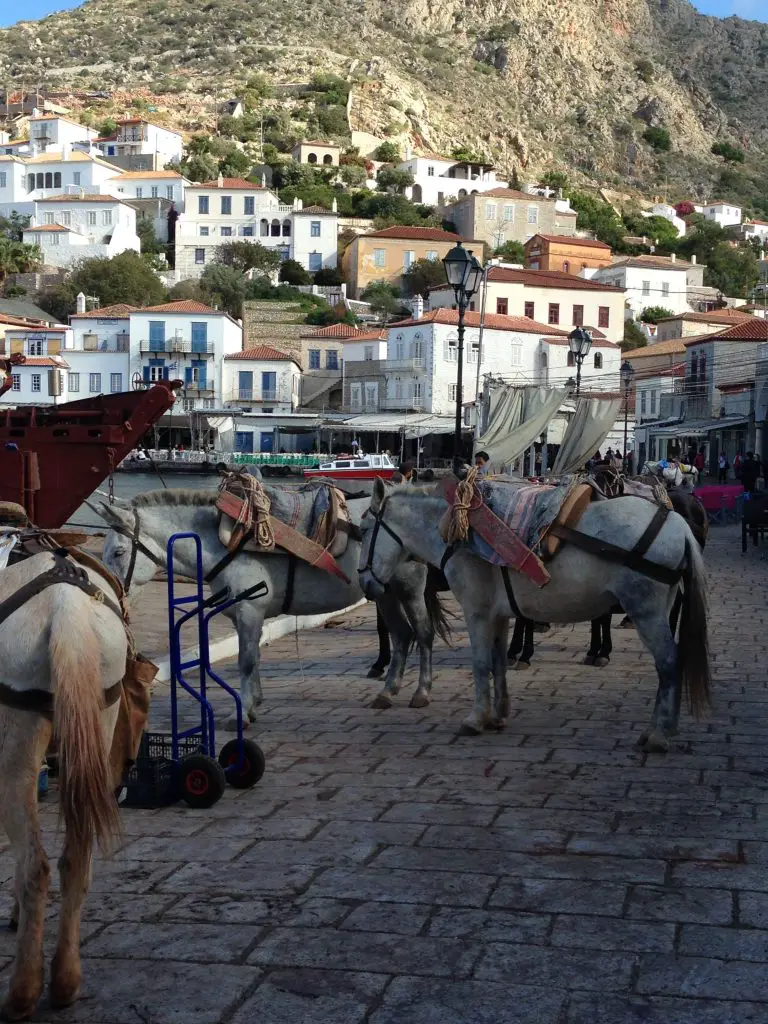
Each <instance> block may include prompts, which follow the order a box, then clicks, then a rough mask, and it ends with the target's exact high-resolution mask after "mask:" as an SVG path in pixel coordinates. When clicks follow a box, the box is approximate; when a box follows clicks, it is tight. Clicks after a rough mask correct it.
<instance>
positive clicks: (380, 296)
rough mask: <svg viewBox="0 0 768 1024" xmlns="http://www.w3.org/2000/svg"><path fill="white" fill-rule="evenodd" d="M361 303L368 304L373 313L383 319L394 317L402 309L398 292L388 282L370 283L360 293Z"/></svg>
mask: <svg viewBox="0 0 768 1024" xmlns="http://www.w3.org/2000/svg"><path fill="white" fill-rule="evenodd" d="M360 298H361V299H362V300H363V302H369V303H370V305H371V309H372V311H373V312H374V313H378V314H380V315H381V316H384V317H391V316H395V314H397V313H399V312H400V311H401V310H402V309H403V303H402V300H401V298H400V292H399V291H398V290H397V288H395V286H394V285H392V284H390V283H389V281H372V282H371V283H370V284H369V285H368V286H367V287H366V288H364V289H363V291H362V292H361V293H360Z"/></svg>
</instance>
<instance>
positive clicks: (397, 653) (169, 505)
mask: <svg viewBox="0 0 768 1024" xmlns="http://www.w3.org/2000/svg"><path fill="white" fill-rule="evenodd" d="M265 490H266V491H267V493H269V491H270V490H271V488H269V487H265ZM217 493H218V492H216V491H189V490H164V491H149V492H147V493H146V494H141V495H139V496H138V497H136V498H134V499H133V501H132V502H131V503H130V505H128V506H127V507H126V506H118V505H107V504H105V503H103V502H102V503H101V504H100V505H99V507H98V508H97V509H96V511H98V512H99V514H100V515H101V516H102V517H103V518H104V519H105V520H106V521H107V523H108V524H109V525H110V526H111V527H112V529H111V530H110V532H109V534H108V536H107V540H106V543H105V545H104V562H105V563H106V565H107V566H108V567H109V568H110V569H111V570H112V572H114V573H115V575H117V576H118V577H119V578H120V579H121V580H123V582H125V581H126V579H127V578H128V575H129V570H130V566H131V562H132V561H133V572H132V573H131V578H130V580H129V586H130V590H131V593H133V590H134V588H135V587H137V586H141V585H142V584H145V583H147V582H148V581H149V580H150V579H151V578H152V577H153V576H154V574H155V571H156V569H157V568H158V567H161V568H166V564H167V559H166V545H167V543H168V539H169V537H170V536H171V535H172V534H174V533H185V532H192V533H196V534H197V535H198V536H199V537H200V539H201V541H202V548H203V569H204V572H205V573H206V575H207V574H209V573H210V572H211V571H212V570H214V569H215V568H216V567H217V566H218V564H219V563H220V562H221V561H222V559H223V558H224V556H225V555H226V554H227V551H226V548H225V547H224V546H223V545H222V544H221V541H220V540H219V535H218V526H217V522H218V512H217V509H216V506H215V502H216V498H217ZM347 507H348V509H349V512H350V516H351V519H352V522H353V523H354V524H355V525H358V526H359V525H360V519H361V517H362V515H363V512H364V511H365V510H366V508H367V507H368V498H358V499H350V500H348V501H347ZM359 552H360V541H359V540H355V539H354V538H353V537H350V540H349V544H348V546H347V550H346V552H345V553H344V554H343V555H342V556H340V557H339V558H337V562H338V564H339V566H340V567H341V568H342V569H343V570H344V572H345V573H346V575H347V576H348V577H349V579H350V582H349V583H345V582H344V581H343V580H341V579H339V578H338V577H336V576H332V575H331V574H330V573H327V572H323V571H322V570H320V569H313V568H312V567H311V566H310V565H308V564H307V563H306V562H302V561H299V560H293V566H291V560H289V558H288V556H287V555H285V554H282V553H269V554H258V553H256V552H250V551H243V552H241V553H240V554H238V555H237V557H236V558H234V559H233V560H232V561H230V562H229V563H228V564H227V565H226V566H225V567H224V568H223V569H221V571H220V572H219V573H218V574H217V575H216V577H215V580H214V581H213V582H212V584H211V586H212V589H213V590H214V591H215V590H217V589H219V588H221V589H224V588H226V589H227V590H228V591H229V592H230V594H232V595H233V596H234V595H236V594H240V593H242V592H244V591H245V590H247V589H248V588H250V587H252V586H254V584H256V583H258V582H259V581H260V580H264V581H265V582H266V583H267V585H268V588H269V592H268V595H267V596H266V597H260V598H256V599H254V600H245V601H241V602H240V603H239V604H236V605H234V606H232V608H231V610H230V611H229V612H224V613H223V614H225V615H227V616H228V617H229V618H231V619H232V621H233V622H234V624H235V627H236V629H237V636H238V669H239V673H240V694H241V697H242V699H243V712H244V714H245V715H246V716H247V719H248V720H249V721H255V718H256V707H257V706H258V705H259V704H261V701H262V692H261V679H260V672H259V661H260V649H259V642H260V639H261V630H262V627H263V624H264V620H265V619H269V618H273V617H274V616H276V615H280V614H283V613H289V614H291V615H317V614H320V613H322V612H333V611H339V610H340V609H342V608H347V607H349V606H350V605H353V604H356V603H357V602H358V601H359V600H360V599H361V597H363V594H362V591H361V590H360V586H359V583H358V580H357V571H356V570H357V562H358V556H359ZM174 566H175V569H176V571H177V572H179V573H181V574H183V575H189V576H192V577H194V576H195V575H196V568H195V549H194V546H193V542H192V541H179V542H178V543H177V545H176V548H175V552H174ZM426 580H427V567H426V566H425V565H421V564H419V563H417V562H413V561H411V562H407V563H405V564H403V565H402V566H400V567H398V570H397V572H396V574H395V576H394V579H393V587H392V591H391V592H390V593H388V594H386V595H383V600H382V601H381V602H379V606H380V608H381V610H382V614H383V616H384V618H385V620H386V622H387V625H388V626H389V628H390V632H391V633H392V636H393V640H394V648H395V650H394V656H393V658H392V661H391V663H390V666H389V671H388V674H387V678H386V681H385V685H384V689H383V690H382V692H381V693H380V694H379V696H378V697H377V698H376V702H375V704H376V706H377V707H389V706H390V705H391V703H392V697H393V696H394V695H395V694H397V692H398V690H399V686H400V681H401V679H402V675H403V671H404V669H405V661H406V657H407V654H408V648H409V646H410V642H411V640H412V638H413V636H414V635H415V637H416V641H417V643H418V645H419V654H420V663H419V681H418V686H417V689H416V691H415V693H414V695H413V697H412V699H411V706H412V707H424V706H425V705H426V704H427V703H428V702H429V692H430V690H431V688H432V640H433V637H434V633H435V631H437V632H440V633H442V632H443V629H444V626H445V620H444V618H443V615H442V611H441V609H440V602H439V600H438V598H437V595H436V593H430V592H426V593H425V584H426ZM235 724H236V719H235V717H234V716H232V718H231V719H230V720H229V722H228V723H227V725H228V727H229V728H233V727H234V725H235Z"/></svg>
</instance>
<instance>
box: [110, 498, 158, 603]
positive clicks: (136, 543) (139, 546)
mask: <svg viewBox="0 0 768 1024" xmlns="http://www.w3.org/2000/svg"><path fill="white" fill-rule="evenodd" d="M132 511H133V530H129V529H128V528H127V527H126V526H123V525H122V524H120V523H117V524H115V523H112V524H110V525H111V528H112V529H113V530H114V531H115V533H119V534H121V535H122V536H123V537H127V538H128V540H129V541H130V542H131V557H130V560H129V561H128V572H127V573H126V574H125V579H124V580H123V589H124V590H125V592H126V594H127V593H128V591H129V590H130V588H131V580H132V579H133V573H134V570H135V568H136V556H137V555H138V553H139V552H141V553H142V555H144V556H145V558H148V559H149V560H150V562H154V563H155V565H156V566H157V567H158V568H159V569H164V568H165V563H164V562H163V560H162V559H161V558H160V556H159V555H156V554H155V553H154V551H151V550H150V549H149V548H148V547H147V545H146V544H145V543H144V541H142V540H140V538H139V534H140V533H141V519H140V517H139V510H138V509H137V508H134V509H133V510H132Z"/></svg>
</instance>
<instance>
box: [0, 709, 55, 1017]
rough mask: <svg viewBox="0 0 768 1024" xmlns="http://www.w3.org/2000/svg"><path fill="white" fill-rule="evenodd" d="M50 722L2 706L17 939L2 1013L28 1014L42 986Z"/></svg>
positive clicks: (1, 759) (2, 776)
mask: <svg viewBox="0 0 768 1024" xmlns="http://www.w3.org/2000/svg"><path fill="white" fill-rule="evenodd" d="M50 735H51V726H50V723H49V722H47V721H46V720H45V719H44V718H41V717H38V716H36V715H30V714H29V712H24V711H21V712H19V711H10V710H7V709H2V710H0V820H2V824H3V827H4V828H5V831H6V833H7V835H8V839H9V840H10V843H11V848H12V850H13V853H14V857H15V860H16V880H17V890H16V891H17V896H18V901H19V918H18V940H17V943H16V959H15V962H14V965H13V973H12V975H11V983H10V987H9V990H8V994H7V996H6V998H5V1002H4V1003H3V1006H2V1010H0V1013H2V1015H3V1016H4V1017H5V1019H6V1020H24V1019H26V1018H27V1017H30V1016H31V1015H32V1013H33V1012H34V1009H35V1006H36V1005H37V1001H38V999H39V998H40V994H41V992H42V990H43V921H44V919H45V903H46V897H47V895H48V885H49V882H50V875H51V870H50V867H49V865H48V858H47V857H46V854H45V850H44V849H43V845H42V842H41V837H40V823H39V820H38V815H37V776H38V773H39V771H40V764H41V762H42V759H43V755H44V754H45V750H46V747H47V745H48V740H49V739H50Z"/></svg>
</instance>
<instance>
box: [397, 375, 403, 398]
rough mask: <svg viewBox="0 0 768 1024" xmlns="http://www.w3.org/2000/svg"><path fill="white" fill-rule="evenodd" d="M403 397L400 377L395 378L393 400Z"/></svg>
mask: <svg viewBox="0 0 768 1024" xmlns="http://www.w3.org/2000/svg"><path fill="white" fill-rule="evenodd" d="M402 397H403V381H402V378H401V377H395V398H402Z"/></svg>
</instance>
